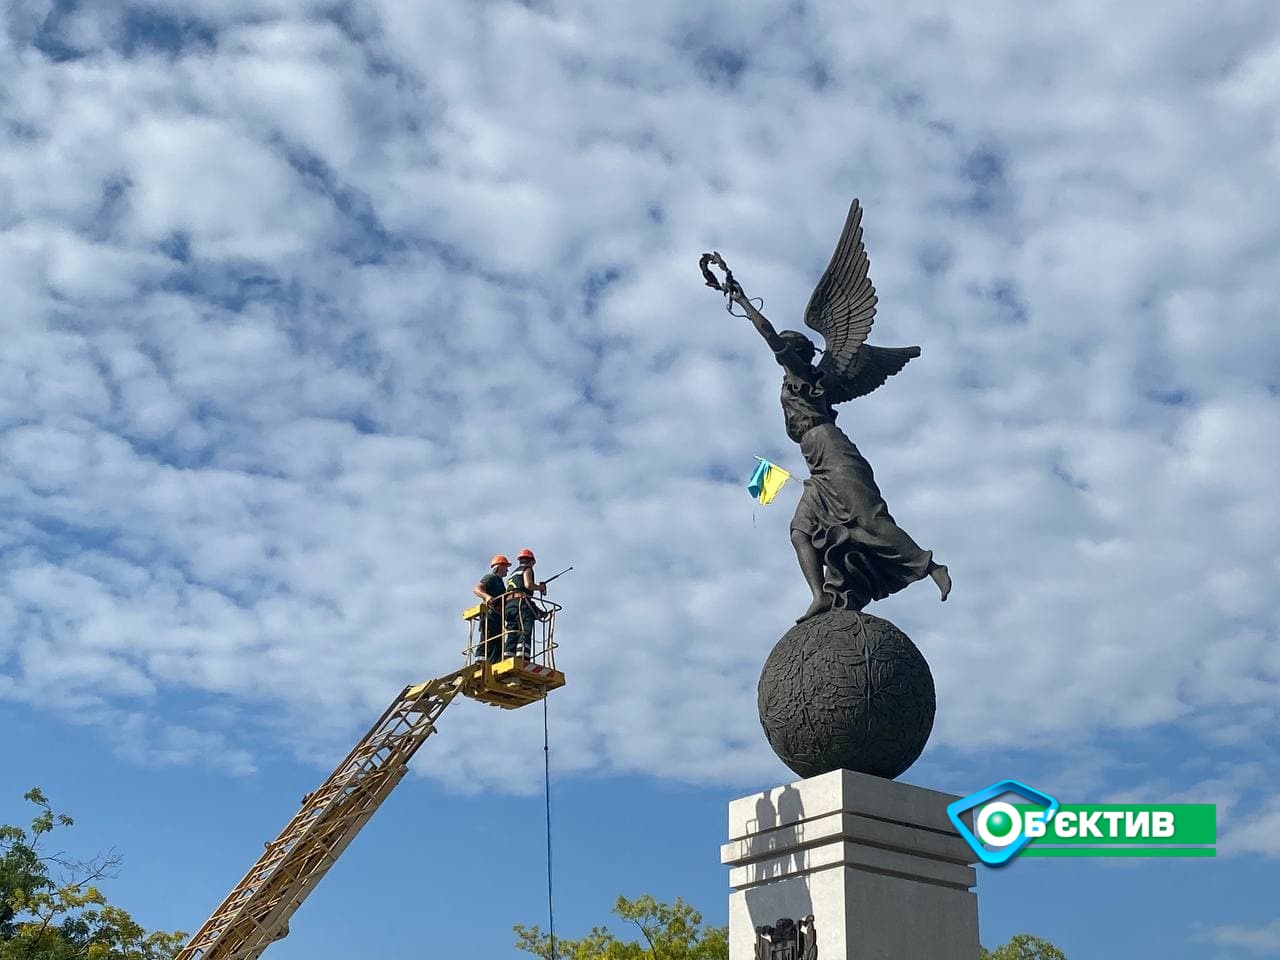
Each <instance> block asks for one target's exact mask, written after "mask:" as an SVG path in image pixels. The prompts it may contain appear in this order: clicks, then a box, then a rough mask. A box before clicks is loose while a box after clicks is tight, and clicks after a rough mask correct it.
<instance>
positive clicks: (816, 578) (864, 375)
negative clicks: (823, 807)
mask: <svg viewBox="0 0 1280 960" xmlns="http://www.w3.org/2000/svg"><path fill="white" fill-rule="evenodd" d="M712 263H714V264H716V265H717V266H719V267H720V268H721V269H722V270H723V271H724V274H725V277H724V280H723V282H722V281H720V280H719V279H718V278H717V277H716V276H715V275H714V274H713V273H712V272H711V270H710V269H709V264H712ZM868 265H869V264H868V260H867V253H866V249H865V248H864V247H863V244H862V208H861V207H860V206H859V205H858V201H857V199H855V200H854V201H853V204H852V205H851V206H850V207H849V216H848V219H847V220H846V221H845V225H844V232H843V233H842V234H841V236H840V242H839V244H838V245H837V246H836V251H835V253H834V254H833V255H832V257H831V263H830V264H828V266H827V269H826V272H825V273H823V275H822V279H821V280H819V281H818V286H817V287H816V288H815V289H814V291H813V295H812V296H811V297H810V298H809V305H808V306H807V307H806V308H805V312H804V322H805V325H806V326H808V327H809V328H810V329H812V330H816V331H817V332H818V333H820V334H822V338H823V340H824V341H825V349H824V350H823V354H822V359H821V360H820V361H819V362H818V363H817V364H816V365H815V364H814V362H813V360H814V356H815V354H816V348H815V347H814V344H813V341H812V340H810V339H809V338H808V337H807V336H805V335H804V334H803V333H800V332H799V331H796V330H783V331H782V332H781V333H778V332H777V331H776V330H774V329H773V325H772V324H771V323H770V322H769V321H768V320H767V319H766V318H765V316H764V314H762V313H761V312H760V311H759V310H757V309H756V307H755V306H754V305H753V304H752V303H751V301H750V300H749V299H748V297H747V295H746V292H745V291H744V290H743V289H742V286H741V285H740V284H739V283H738V281H737V280H735V279H734V277H733V274H732V272H731V271H730V270H729V268H728V266H727V265H726V264H725V262H724V259H723V258H722V257H721V256H720V254H719V253H708V254H703V256H702V262H701V264H700V266H701V268H702V273H703V276H704V277H705V278H706V281H707V285H708V286H710V287H714V288H715V289H717V290H721V291H722V292H723V293H724V294H725V295H726V296H727V297H728V298H729V300H730V301H731V304H732V303H736V304H737V305H738V306H740V307H742V309H743V310H745V311H746V314H747V317H748V318H749V319H750V320H751V322H752V324H754V325H755V328H756V330H758V331H759V332H760V335H761V336H762V337H764V339H765V342H766V343H768V344H769V347H770V348H771V349H772V350H773V354H774V357H775V358H776V359H777V361H778V363H779V364H781V365H782V368H783V370H784V371H785V372H784V373H783V377H782V413H783V417H784V418H785V421H786V427H787V436H789V437H790V438H791V439H792V440H794V441H795V442H796V443H798V444H799V445H800V452H801V453H802V454H803V456H804V459H805V463H807V464H808V466H809V479H807V480H805V481H804V493H803V494H802V495H801V497H800V503H799V504H798V505H797V506H796V513H795V516H794V517H793V518H792V520H791V543H792V544H793V545H794V546H795V550H796V557H797V559H798V560H799V561H800V569H801V571H803V573H804V578H805V581H806V582H807V583H808V585H809V589H810V590H811V591H812V593H813V602H812V603H811V604H810V605H809V609H808V610H806V611H805V612H804V614H803V616H801V617H800V618H799V619H798V620H797V621H796V622H797V623H800V622H803V621H804V620H807V619H809V618H810V617H813V616H816V615H817V614H819V613H822V612H824V611H826V610H830V609H833V608H834V609H852V610H861V609H862V608H863V607H865V606H866V605H867V604H868V603H870V602H871V601H873V600H883V599H884V598H885V597H887V596H889V595H890V594H892V593H896V592H898V591H899V590H901V589H903V588H904V587H906V586H907V585H908V584H911V583H914V582H915V581H917V580H922V579H924V578H925V577H932V578H933V580H934V582H935V583H936V584H937V585H938V590H939V591H940V592H941V594H942V599H943V600H946V599H947V595H948V594H949V593H950V592H951V577H950V575H949V574H948V572H947V568H946V567H945V566H942V565H941V564H938V563H935V562H934V560H933V553H932V551H929V550H924V549H922V548H921V547H920V546H919V545H918V544H917V543H916V542H915V541H914V540H912V539H911V537H910V536H909V535H908V534H907V533H906V531H904V530H903V529H902V528H901V527H899V526H898V524H897V523H896V522H895V521H894V519H893V517H892V516H891V515H890V514H889V508H888V507H887V506H886V505H885V502H884V497H883V496H881V494H880V488H879V487H877V486H876V481H875V477H874V475H873V474H872V471H871V464H869V463H867V461H866V459H865V458H864V457H863V456H862V454H861V453H859V452H858V448H857V447H856V446H854V444H853V441H851V440H850V439H849V438H848V437H847V436H846V435H845V433H844V431H843V430H841V429H840V428H839V427H837V426H836V423H835V421H836V410H835V405H836V404H838V403H844V402H846V401H848V400H853V399H854V398H856V397H861V396H865V395H866V394H868V393H870V392H871V391H872V390H875V389H876V388H877V387H879V386H880V385H881V384H883V383H884V382H885V381H886V380H887V379H888V378H889V377H891V376H893V375H894V374H895V373H898V372H899V371H900V370H901V369H902V368H903V367H905V366H906V365H907V362H908V361H910V360H911V359H912V358H913V357H918V356H920V348H919V347H873V346H871V345H870V344H869V343H867V342H866V339H867V334H869V333H870V332H871V325H872V324H873V323H874V322H875V315H876V289H875V287H874V286H873V285H872V283H871V278H870V277H869V276H868V275H867V269H868Z"/></svg>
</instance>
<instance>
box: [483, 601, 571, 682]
mask: <svg viewBox="0 0 1280 960" xmlns="http://www.w3.org/2000/svg"><path fill="white" fill-rule="evenodd" d="M496 599H497V602H498V611H497V612H498V623H499V625H500V634H499V640H498V644H499V646H498V651H499V656H498V658H497V659H498V660H505V659H508V658H507V654H506V649H507V643H508V640H509V639H511V638H512V637H513V636H516V635H518V634H519V631H516V630H510V629H508V627H507V614H508V612H509V611H510V610H511V607H512V606H514V605H515V604H517V603H522V602H523V603H527V604H528V605H529V608H531V609H532V610H533V611H534V613H535V616H534V621H533V624H532V631H531V633H530V645H531V647H532V649H531V650H529V655H528V656H526V657H523V658H522V659H524V660H525V661H526V662H528V663H535V664H538V665H539V666H544V667H548V668H550V669H552V670H554V669H555V667H556V657H555V650H556V640H555V632H556V614H557V613H558V612H559V611H560V609H561V607H560V605H559V604H558V603H556V602H555V601H553V600H548V599H546V598H545V597H537V596H533V597H531V596H528V595H527V594H522V593H520V592H518V591H508V592H506V593H504V594H502V596H500V597H498V598H496ZM472 609H473V610H474V609H475V608H472ZM489 609H490V608H489V606H488V605H487V604H481V605H480V608H479V610H478V612H475V613H473V614H472V615H471V616H469V617H467V623H468V628H467V646H466V649H465V650H463V656H465V657H466V659H467V664H468V666H470V665H471V664H476V663H482V662H484V659H485V658H484V648H483V647H482V645H481V641H482V638H483V633H484V631H485V627H486V621H487V619H488V613H489Z"/></svg>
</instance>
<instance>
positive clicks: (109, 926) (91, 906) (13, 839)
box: [0, 789, 186, 960]
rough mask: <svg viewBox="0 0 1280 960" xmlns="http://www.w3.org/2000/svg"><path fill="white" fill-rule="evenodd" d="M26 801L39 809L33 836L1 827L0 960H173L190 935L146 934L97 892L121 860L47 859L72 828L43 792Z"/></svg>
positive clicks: (110, 857) (55, 855)
mask: <svg viewBox="0 0 1280 960" xmlns="http://www.w3.org/2000/svg"><path fill="white" fill-rule="evenodd" d="M24 799H26V800H28V801H30V802H31V803H33V804H35V806H36V809H37V810H38V813H37V814H36V816H35V818H34V819H33V820H32V821H31V827H30V829H23V828H21V827H15V826H9V825H0V960H172V958H173V957H174V956H175V955H176V954H177V952H178V951H179V950H180V949H181V948H182V945H183V944H184V943H185V942H186V935H185V934H183V933H180V932H175V933H162V932H154V933H149V932H147V931H146V930H144V929H143V928H142V927H141V926H139V925H138V924H137V923H136V922H135V921H134V920H133V918H132V917H130V916H129V914H128V913H126V912H125V911H124V910H121V909H120V908H119V907H116V906H112V905H111V904H110V903H108V902H107V900H106V898H105V897H104V896H103V895H102V893H101V892H100V891H99V890H98V888H97V887H96V886H94V883H95V882H96V881H98V880H101V879H103V878H104V877H109V876H111V872H112V871H113V870H114V869H115V867H117V866H118V865H119V863H120V859H119V857H117V856H116V855H115V854H108V855H106V856H103V857H98V858H96V859H93V860H87V861H80V860H71V859H69V858H68V857H66V856H65V855H63V854H60V853H45V852H44V851H45V848H46V847H47V845H48V840H49V836H50V834H52V833H53V832H54V831H55V830H60V829H65V828H66V827H70V826H71V825H72V823H73V821H72V819H71V818H70V817H68V816H67V815H66V814H63V813H55V812H54V811H53V807H52V806H51V805H50V804H49V801H48V799H47V798H46V797H45V795H44V794H43V793H42V792H41V791H40V790H38V789H36V790H30V791H28V792H27V793H26V794H25V796H24Z"/></svg>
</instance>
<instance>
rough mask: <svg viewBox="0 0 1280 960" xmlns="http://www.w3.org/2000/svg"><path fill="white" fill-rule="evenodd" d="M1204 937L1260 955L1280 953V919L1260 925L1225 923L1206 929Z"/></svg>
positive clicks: (1267, 955) (1269, 955)
mask: <svg viewBox="0 0 1280 960" xmlns="http://www.w3.org/2000/svg"><path fill="white" fill-rule="evenodd" d="M1204 934H1205V935H1204V936H1203V937H1202V939H1207V940H1209V941H1211V942H1213V943H1216V944H1219V945H1221V946H1224V947H1243V948H1244V949H1245V950H1248V951H1249V952H1250V953H1252V954H1254V955H1255V956H1259V957H1273V956H1277V955H1280V920H1273V921H1271V922H1270V923H1267V924H1263V925H1262V926H1259V927H1250V926H1243V925H1240V926H1234V925H1228V924H1224V925H1222V926H1219V927H1213V928H1211V929H1209V930H1206V931H1204Z"/></svg>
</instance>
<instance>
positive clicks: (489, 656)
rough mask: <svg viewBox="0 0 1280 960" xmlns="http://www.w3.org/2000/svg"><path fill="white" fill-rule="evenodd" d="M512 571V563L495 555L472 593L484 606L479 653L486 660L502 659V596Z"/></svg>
mask: <svg viewBox="0 0 1280 960" xmlns="http://www.w3.org/2000/svg"><path fill="white" fill-rule="evenodd" d="M510 569H511V561H510V560H508V559H507V558H506V557H504V556H503V555H502V554H500V553H495V554H494V555H493V556H492V557H491V558H490V560H489V572H488V573H486V574H485V575H484V576H483V577H481V578H480V582H479V583H477V584H476V586H475V589H474V590H472V591H471V592H472V593H474V594H475V595H476V596H477V597H479V598H480V602H481V603H483V604H484V613H483V614H482V615H481V619H480V647H479V650H478V651H477V653H478V655H479V656H481V657H483V658H484V659H485V660H490V661H496V660H500V659H502V594H503V593H504V592H505V591H506V585H505V583H504V582H503V581H504V579H505V578H506V576H507V571H508V570H510Z"/></svg>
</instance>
